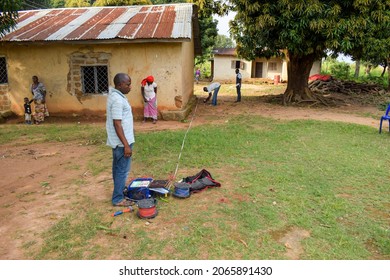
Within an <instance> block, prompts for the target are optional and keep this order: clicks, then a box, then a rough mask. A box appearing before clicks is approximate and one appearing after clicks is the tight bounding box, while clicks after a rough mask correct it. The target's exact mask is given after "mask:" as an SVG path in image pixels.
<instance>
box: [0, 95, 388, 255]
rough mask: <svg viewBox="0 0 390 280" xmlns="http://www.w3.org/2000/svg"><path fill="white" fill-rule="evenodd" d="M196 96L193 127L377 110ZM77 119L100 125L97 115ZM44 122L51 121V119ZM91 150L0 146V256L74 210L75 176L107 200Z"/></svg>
mask: <svg viewBox="0 0 390 280" xmlns="http://www.w3.org/2000/svg"><path fill="white" fill-rule="evenodd" d="M199 97H200V98H199V101H198V104H197V106H196V110H194V111H193V113H192V114H191V115H190V116H189V121H190V120H191V119H192V116H193V114H194V113H195V116H194V118H193V123H192V125H193V126H197V125H202V124H205V123H223V122H225V120H226V118H227V117H228V116H231V115H238V114H243V113H247V114H251V115H260V116H264V117H271V118H275V119H281V120H295V119H315V120H323V121H340V122H348V123H355V124H361V125H367V126H371V127H378V124H379V121H378V118H377V119H374V118H372V117H370V116H380V115H381V114H382V112H380V111H379V110H378V109H376V108H375V107H367V106H365V107H363V106H357V105H354V106H352V105H351V106H344V107H339V108H328V109H308V108H293V107H282V106H279V105H273V104H269V103H264V102H259V101H258V97H255V96H252V97H245V96H244V98H243V101H242V102H241V103H234V100H235V97H234V96H220V97H219V99H218V102H219V104H218V106H216V107H213V106H209V105H208V104H203V102H202V98H203V96H199ZM364 116H367V117H364ZM74 121H75V120H74ZM77 121H80V120H77ZM81 121H83V122H94V123H96V125H97V126H101V127H104V121H103V120H93V121H91V120H81ZM189 121H188V122H177V121H159V122H158V123H157V124H155V125H154V124H152V123H146V124H142V123H141V122H140V121H137V122H136V123H135V130H136V131H138V132H139V131H156V130H170V129H187V128H188V126H189ZM50 122H55V120H54V118H53V119H52V120H51V121H49V122H48V123H50ZM43 125H50V124H43ZM0 129H1V128H0ZM95 149H96V148H95V147H93V146H91V147H90V146H83V145H79V143H45V144H33V145H29V146H20V145H15V144H14V143H10V144H6V145H1V149H0V165H1V167H2V168H1V169H0V177H1V178H2V180H1V182H0V235H1V236H2V238H1V239H0V259H3V260H5V259H29V258H30V257H29V256H28V255H25V252H26V250H28V249H29V248H32V247H39V244H40V243H41V242H42V240H41V238H42V237H41V233H42V232H44V231H45V230H47V229H48V228H49V227H50V226H51V225H53V224H55V223H57V222H58V221H59V220H60V219H61V218H63V217H64V216H65V215H67V214H68V213H69V212H70V211H74V210H75V205H77V203H78V202H79V201H78V199H80V197H82V196H80V195H77V194H78V193H84V190H83V189H81V188H80V186H79V185H78V183H77V181H78V180H83V182H84V183H83V186H84V187H88V186H93V187H94V188H96V191H95V194H99V195H96V196H94V198H95V200H97V201H98V202H99V203H100V202H101V203H103V204H104V203H107V204H109V201H108V200H109V197H110V195H111V188H110V187H107V184H108V185H109V183H110V180H111V177H110V176H111V174H110V173H109V171H107V172H104V174H101V175H99V176H98V177H97V178H96V177H93V176H89V173H88V172H89V171H88V160H89V159H90V158H91V157H93V152H94V151H95Z"/></svg>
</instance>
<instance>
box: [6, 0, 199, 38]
mask: <svg viewBox="0 0 390 280" xmlns="http://www.w3.org/2000/svg"><path fill="white" fill-rule="evenodd" d="M193 13H194V7H193V5H192V4H187V3H182V4H166V5H149V6H120V7H89V8H63V9H46V10H32V11H20V12H19V19H18V24H17V25H16V27H15V28H14V29H13V30H12V31H11V32H10V33H8V34H7V35H6V36H4V37H3V38H2V41H8V42H42V41H43V42H46V41H47V42H48V41H85V40H107V39H125V40H139V39H141V40H149V39H154V40H156V39H165V40H167V39H168V40H169V39H180V40H183V39H184V40H188V39H192V36H193V35H192V30H193V22H192V15H193Z"/></svg>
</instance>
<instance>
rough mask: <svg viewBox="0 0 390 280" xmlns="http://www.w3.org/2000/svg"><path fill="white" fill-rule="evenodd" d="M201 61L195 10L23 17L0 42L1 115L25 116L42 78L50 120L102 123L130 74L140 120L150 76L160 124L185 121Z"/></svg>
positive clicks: (176, 7)
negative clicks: (84, 118)
mask: <svg viewBox="0 0 390 280" xmlns="http://www.w3.org/2000/svg"><path fill="white" fill-rule="evenodd" d="M199 53H200V39H199V28H198V19H197V10H196V6H193V5H192V4H166V5H148V6H122V7H89V8H63V9H45V10H32V11H21V12H19V19H18V24H17V26H16V28H15V29H14V30H12V31H11V32H10V33H8V34H7V35H6V36H5V37H3V38H2V40H1V41H0V60H2V61H3V64H1V63H0V73H1V71H5V73H6V79H5V80H1V81H0V106H1V108H0V110H8V109H10V110H12V111H13V112H14V113H16V114H18V115H23V98H24V97H29V98H31V97H32V95H31V93H30V91H29V88H30V85H31V77H32V76H33V75H37V76H38V77H39V80H40V81H41V82H43V83H44V84H45V86H46V89H47V92H48V96H47V104H48V107H49V111H50V114H52V115H68V114H72V113H76V114H84V113H85V114H99V115H102V114H105V106H106V100H107V92H108V90H109V87H112V86H113V81H112V80H113V78H114V76H115V74H116V73H118V72H124V73H128V74H129V75H130V77H131V78H132V91H131V92H130V93H129V96H128V98H129V100H130V103H131V105H132V107H133V114H134V116H135V117H136V118H137V117H141V116H142V113H143V99H142V96H141V89H140V85H141V81H142V79H143V78H145V77H146V76H149V75H153V76H154V77H155V81H156V83H157V84H158V108H159V112H160V116H162V117H163V118H164V116H165V118H168V119H169V118H170V116H172V115H173V116H175V117H176V118H182V117H183V114H181V112H182V113H183V112H184V113H185V112H186V110H187V107H188V105H189V103H190V101H191V99H192V98H193V69H194V57H195V55H196V54H199ZM0 62H1V61H0ZM0 79H1V77H0ZM170 112H173V113H174V114H170Z"/></svg>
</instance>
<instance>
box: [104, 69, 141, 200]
mask: <svg viewBox="0 0 390 280" xmlns="http://www.w3.org/2000/svg"><path fill="white" fill-rule="evenodd" d="M114 85H115V88H111V89H110V92H109V94H108V98H107V120H106V130H107V145H108V146H110V147H111V148H112V157H113V160H112V178H113V181H114V190H113V193H112V204H113V205H114V206H121V207H127V206H130V205H131V204H132V203H131V201H129V200H127V199H126V197H125V195H124V193H123V190H124V188H125V187H126V180H127V176H128V175H129V172H130V167H131V159H132V155H133V144H134V142H135V140H134V125H133V113H132V110H131V106H130V103H129V101H128V100H127V97H126V96H125V95H126V94H128V93H129V92H130V90H131V78H130V77H129V75H127V74H125V73H118V74H116V75H115V77H114Z"/></svg>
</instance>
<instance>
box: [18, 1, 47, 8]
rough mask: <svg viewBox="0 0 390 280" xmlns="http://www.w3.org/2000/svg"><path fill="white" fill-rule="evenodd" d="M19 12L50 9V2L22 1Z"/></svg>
mask: <svg viewBox="0 0 390 280" xmlns="http://www.w3.org/2000/svg"><path fill="white" fill-rule="evenodd" d="M21 2H22V7H21V8H20V10H36V9H48V8H51V7H52V5H51V0H23V1H21Z"/></svg>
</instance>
